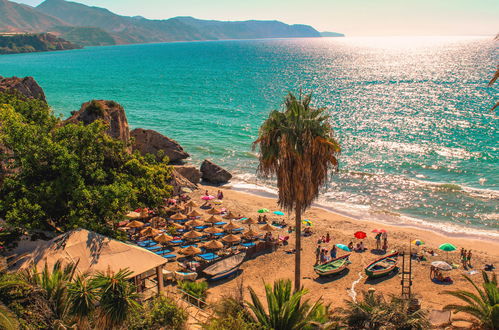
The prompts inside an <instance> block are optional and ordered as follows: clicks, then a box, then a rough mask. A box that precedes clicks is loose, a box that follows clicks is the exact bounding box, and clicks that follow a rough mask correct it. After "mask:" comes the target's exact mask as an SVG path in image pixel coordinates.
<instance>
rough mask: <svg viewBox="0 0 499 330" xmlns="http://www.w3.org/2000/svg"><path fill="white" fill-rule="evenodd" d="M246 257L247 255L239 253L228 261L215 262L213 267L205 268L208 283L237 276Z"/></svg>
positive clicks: (227, 259)
mask: <svg viewBox="0 0 499 330" xmlns="http://www.w3.org/2000/svg"><path fill="white" fill-rule="evenodd" d="M245 257H246V253H239V254H236V255H233V256H230V257H228V258H226V259H223V260H220V261H218V262H215V263H214V264H213V265H211V266H209V267H207V268H205V269H204V270H203V272H204V273H205V274H206V276H207V278H208V281H218V280H221V279H224V278H227V277H229V276H231V275H233V274H235V273H236V272H237V271H238V270H239V267H240V266H241V264H242V263H243V261H244V258H245Z"/></svg>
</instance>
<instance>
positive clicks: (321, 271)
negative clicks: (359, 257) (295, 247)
mask: <svg viewBox="0 0 499 330" xmlns="http://www.w3.org/2000/svg"><path fill="white" fill-rule="evenodd" d="M349 257H350V254H347V255H345V256H342V257H339V258H336V259H334V260H332V261H330V262H329V263H333V262H338V261H340V260H342V261H344V262H343V264H342V265H341V266H339V267H337V268H331V269H327V270H324V269H321V266H322V267H323V266H324V265H321V266H319V267H317V266H316V267H314V271H315V273H316V274H317V275H319V276H330V275H335V274H339V273H341V272H342V271H344V270H345V269H346V268H347V266H348V264H349V263H350V262H349V261H348V258H349ZM329 263H328V264H329ZM326 265H327V264H326Z"/></svg>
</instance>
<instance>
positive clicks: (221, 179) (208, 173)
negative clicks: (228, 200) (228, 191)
mask: <svg viewBox="0 0 499 330" xmlns="http://www.w3.org/2000/svg"><path fill="white" fill-rule="evenodd" d="M201 177H202V178H203V180H205V181H207V182H210V183H215V184H221V183H227V182H229V180H230V179H232V174H230V173H229V172H228V171H227V170H225V169H223V168H222V167H220V166H218V165H217V164H215V163H213V162H211V161H209V160H207V159H205V160H204V161H203V163H202V164H201Z"/></svg>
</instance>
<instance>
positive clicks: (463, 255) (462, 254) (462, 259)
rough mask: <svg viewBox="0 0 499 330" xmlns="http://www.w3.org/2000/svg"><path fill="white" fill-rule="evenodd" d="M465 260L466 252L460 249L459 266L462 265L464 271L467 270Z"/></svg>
mask: <svg viewBox="0 0 499 330" xmlns="http://www.w3.org/2000/svg"><path fill="white" fill-rule="evenodd" d="M466 259H467V254H466V250H465V249H464V248H461V264H462V265H463V268H464V269H466V268H467V266H466Z"/></svg>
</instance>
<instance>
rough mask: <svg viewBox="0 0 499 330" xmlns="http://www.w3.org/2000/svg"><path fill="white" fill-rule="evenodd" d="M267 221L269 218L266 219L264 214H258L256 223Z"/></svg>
mask: <svg viewBox="0 0 499 330" xmlns="http://www.w3.org/2000/svg"><path fill="white" fill-rule="evenodd" d="M267 221H269V220H268V219H267V215H266V214H264V215H263V216H262V215H259V216H258V223H259V224H265V223H267Z"/></svg>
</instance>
